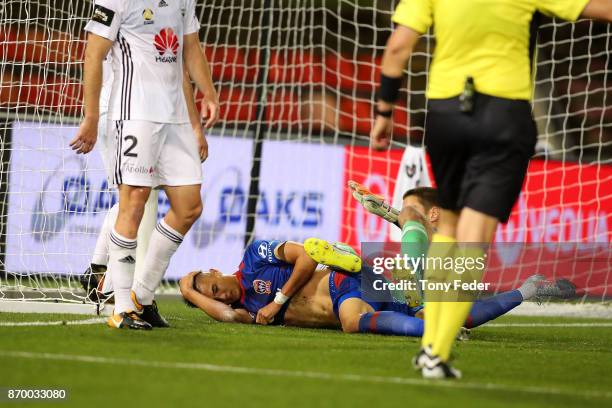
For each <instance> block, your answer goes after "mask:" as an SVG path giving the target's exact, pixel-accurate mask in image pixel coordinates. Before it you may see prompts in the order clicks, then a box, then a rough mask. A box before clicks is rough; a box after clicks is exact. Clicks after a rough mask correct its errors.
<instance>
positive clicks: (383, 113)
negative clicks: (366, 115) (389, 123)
mask: <svg viewBox="0 0 612 408" xmlns="http://www.w3.org/2000/svg"><path fill="white" fill-rule="evenodd" d="M374 115H376V116H382V117H383V118H390V117H391V116H393V109H389V110H387V111H381V110H379V109H378V106H375V107H374Z"/></svg>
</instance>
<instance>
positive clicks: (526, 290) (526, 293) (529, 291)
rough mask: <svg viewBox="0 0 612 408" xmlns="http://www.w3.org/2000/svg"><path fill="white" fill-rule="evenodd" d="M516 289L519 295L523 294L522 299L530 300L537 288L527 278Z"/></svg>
mask: <svg viewBox="0 0 612 408" xmlns="http://www.w3.org/2000/svg"><path fill="white" fill-rule="evenodd" d="M518 291H519V292H521V296H523V300H530V299H531V298H532V297H534V296H535V295H536V293H537V291H538V288H537V287H536V285H535V283H534V282H532V281H531V280H529V279H527V280H526V281H525V282H523V284H522V285H521V286H520V287H519V288H518Z"/></svg>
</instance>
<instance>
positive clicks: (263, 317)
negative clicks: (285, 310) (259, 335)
mask: <svg viewBox="0 0 612 408" xmlns="http://www.w3.org/2000/svg"><path fill="white" fill-rule="evenodd" d="M281 307H283V305H279V304H278V303H275V302H270V303H268V304H267V305H265V306H264V307H262V308H261V309H259V311H258V312H257V317H256V318H255V323H257V324H263V325H266V324H270V323H272V322H273V321H274V316H276V314H277V313H278V312H279V311H280V310H281Z"/></svg>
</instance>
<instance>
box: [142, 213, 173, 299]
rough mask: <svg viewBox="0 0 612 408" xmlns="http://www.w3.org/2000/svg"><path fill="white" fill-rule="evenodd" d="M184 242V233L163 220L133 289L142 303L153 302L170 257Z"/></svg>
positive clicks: (152, 238)
mask: <svg viewBox="0 0 612 408" xmlns="http://www.w3.org/2000/svg"><path fill="white" fill-rule="evenodd" d="M181 242H183V235H182V234H180V233H179V232H177V231H175V230H174V229H173V228H172V227H170V226H168V224H166V222H165V221H164V220H161V221H160V222H159V224H157V227H155V231H153V234H152V235H151V240H150V241H149V248H148V249H147V256H146V257H145V260H144V265H143V273H142V274H139V276H138V277H137V279H134V286H133V288H132V290H133V291H134V292H135V293H136V297H137V298H138V301H139V302H140V304H142V305H150V304H152V303H153V297H154V295H155V290H156V289H157V287H158V286H159V284H160V283H161V280H162V278H163V277H164V274H165V273H166V269H167V268H168V264H169V263H170V258H172V255H174V253H175V252H176V250H177V249H178V247H179V245H180V244H181Z"/></svg>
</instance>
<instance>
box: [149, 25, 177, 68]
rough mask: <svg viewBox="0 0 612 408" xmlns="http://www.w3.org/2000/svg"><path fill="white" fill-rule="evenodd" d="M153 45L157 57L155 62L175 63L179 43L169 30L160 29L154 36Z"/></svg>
mask: <svg viewBox="0 0 612 408" xmlns="http://www.w3.org/2000/svg"><path fill="white" fill-rule="evenodd" d="M153 44H154V45H155V48H156V49H157V52H158V53H159V55H158V56H157V57H155V61H156V62H176V56H177V54H178V48H179V41H178V37H177V36H176V34H174V31H172V29H171V28H169V27H167V28H162V29H161V30H160V32H159V33H158V34H157V35H156V36H155V39H154V42H153Z"/></svg>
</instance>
